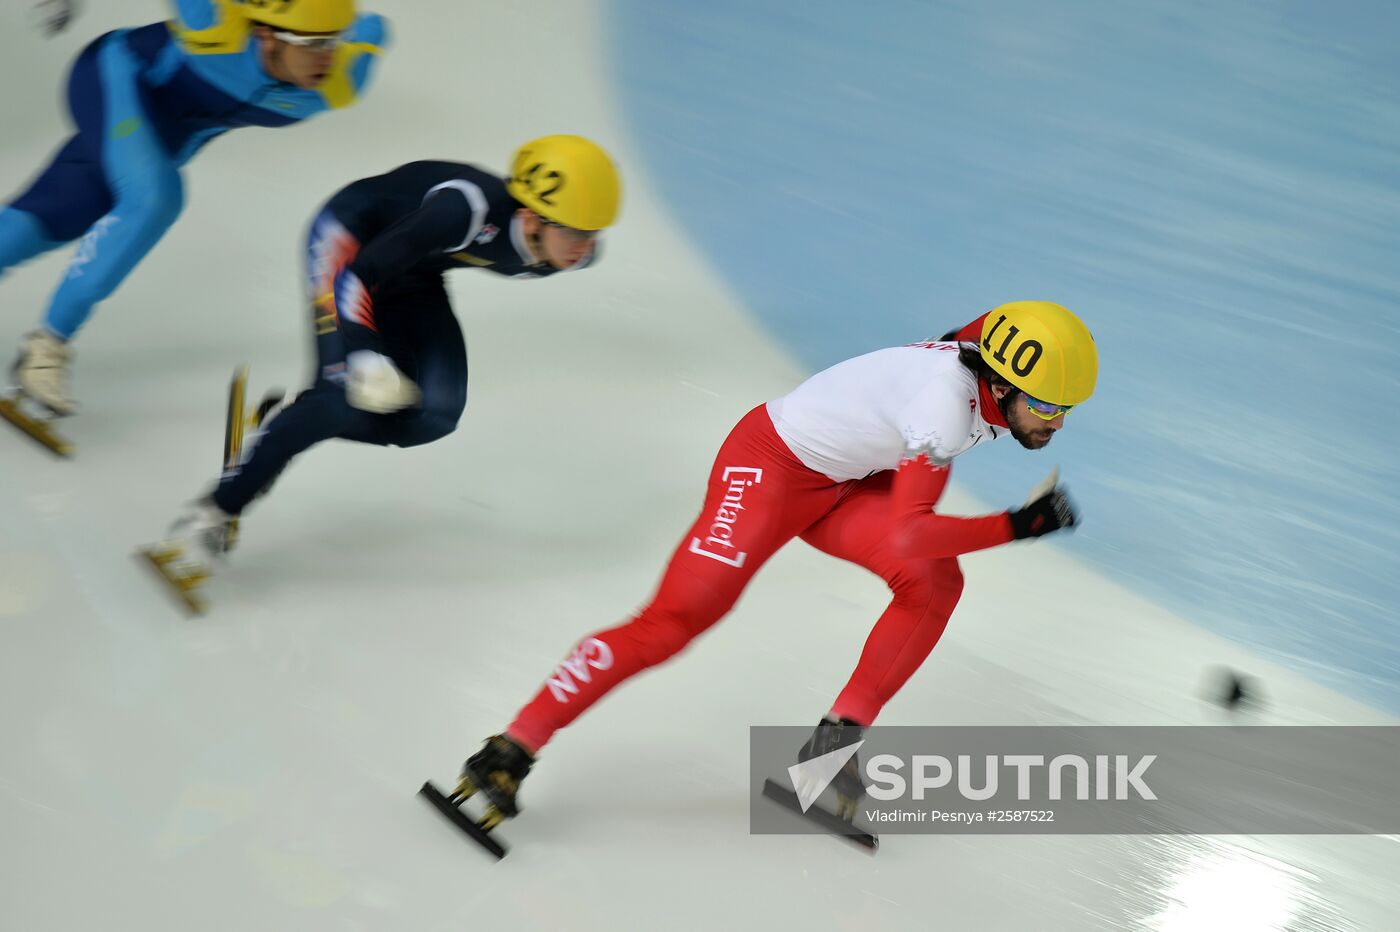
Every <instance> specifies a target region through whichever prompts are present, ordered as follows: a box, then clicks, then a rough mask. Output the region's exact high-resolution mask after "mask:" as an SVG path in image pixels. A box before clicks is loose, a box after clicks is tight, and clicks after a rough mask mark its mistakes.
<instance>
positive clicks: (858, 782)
mask: <svg viewBox="0 0 1400 932" xmlns="http://www.w3.org/2000/svg"><path fill="white" fill-rule="evenodd" d="M863 730H864V729H862V728H861V727H860V726H859V725H857V724H855V723H854V722H850V721H846V720H842V721H839V722H838V721H833V720H831V719H823V720H822V722H821V723H820V724H819V725H817V727H816V730H814V731H813V732H812V737H811V738H809V739H808V740H807V743H806V744H804V745H803V746H802V749H801V750H800V751H798V753H797V765H796V766H794V767H790V768H789V769H788V774H789V777H790V779H791V780H792V783H793V786H798V785H799V783H800V782H801V781H804V780H807V779H812V778H813V777H816V779H817V786H816V788H815V790H814V792H815V793H820V792H822V790H823V789H824V784H826V783H828V782H829V784H830V787H831V789H832V790H834V791H835V794H836V809H835V811H833V810H831V809H827V808H825V807H823V806H822V805H821V802H820V798H819V797H818V798H814V799H809V801H808V804H807V805H806V806H805V807H804V806H803V805H802V801H801V800H800V799H799V798H798V796H797V794H796V793H794V792H793V791H792V790H790V789H788V788H786V787H784V786H782V785H781V784H780V783H778V782H777V781H775V780H765V781H763V795H764V796H766V797H767V798H769V799H771V800H772V801H773V802H775V803H777V804H778V805H780V806H782V807H783V808H785V809H789V810H791V811H792V812H794V813H796V814H797V815H799V816H802V817H803V818H804V819H806V820H808V821H809V822H812V823H815V824H816V825H819V826H821V827H822V828H823V829H825V830H826V831H827V832H828V833H830V834H832V835H836V836H839V837H841V838H845V839H846V840H847V841H850V842H852V843H854V844H857V845H860V846H861V847H862V848H865V849H867V850H869V851H870V852H871V853H872V854H873V853H874V852H875V851H876V850H877V849H878V848H879V847H880V837H879V836H878V835H876V834H875V833H873V832H870V831H867V830H865V829H864V828H861V827H860V826H858V825H856V824H855V816H856V803H857V802H858V801H859V799H860V798H861V797H862V796H864V795H865V782H864V780H863V779H862V778H861V775H860V757H859V755H858V752H851V753H850V756H849V757H848V758H847V759H846V761H845V763H844V764H842V766H841V767H840V769H839V770H837V771H836V773H835V774H834V775H833V776H831V777H830V779H829V780H825V779H823V778H822V777H821V776H820V775H819V774H814V773H804V771H805V770H807V767H806V765H807V763H808V762H809V761H815V760H816V759H817V758H821V757H827V756H828V755H831V754H836V753H838V752H840V751H841V750H843V749H845V748H849V747H851V746H852V745H855V746H856V747H857V748H859V745H860V742H861V739H862V734H861V733H862V731H863ZM839 759H840V758H837V760H839ZM828 773H829V771H828Z"/></svg>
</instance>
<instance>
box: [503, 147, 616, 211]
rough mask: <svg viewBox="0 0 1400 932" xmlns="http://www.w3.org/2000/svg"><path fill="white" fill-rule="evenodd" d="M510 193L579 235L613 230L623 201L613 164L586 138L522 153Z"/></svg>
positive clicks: (519, 152)
mask: <svg viewBox="0 0 1400 932" xmlns="http://www.w3.org/2000/svg"><path fill="white" fill-rule="evenodd" d="M506 190H507V191H509V192H510V196H511V197H513V198H515V199H516V200H517V201H519V202H520V203H522V204H524V205H525V206H526V207H528V208H530V209H531V210H533V211H534V212H535V213H537V214H539V215H540V216H541V217H544V218H545V219H546V220H552V221H554V222H555V223H559V224H563V225H564V226H566V227H573V228H574V229H575V230H601V229H603V228H604V227H607V226H611V225H612V222H613V221H614V220H616V219H617V206H618V202H619V201H620V200H621V198H622V182H621V181H620V180H619V179H618V177H617V168H616V167H615V166H614V165H613V163H612V159H610V158H608V154H607V153H606V152H604V151H603V149H602V148H601V147H600V146H599V145H598V144H597V143H594V142H590V141H589V140H587V139H584V138H583V137H582V136H544V137H542V138H540V139H536V140H533V141H531V142H527V143H525V145H523V146H521V147H520V148H519V149H516V150H515V157H514V158H513V159H511V163H510V178H508V179H507V180H506Z"/></svg>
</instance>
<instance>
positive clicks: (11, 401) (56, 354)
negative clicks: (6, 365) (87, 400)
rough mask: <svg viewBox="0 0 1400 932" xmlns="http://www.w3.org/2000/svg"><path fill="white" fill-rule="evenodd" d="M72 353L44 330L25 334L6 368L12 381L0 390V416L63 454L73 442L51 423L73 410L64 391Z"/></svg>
mask: <svg viewBox="0 0 1400 932" xmlns="http://www.w3.org/2000/svg"><path fill="white" fill-rule="evenodd" d="M72 356H73V352H72V350H71V349H69V348H68V346H67V344H66V343H64V342H63V341H62V340H60V339H59V338H57V337H55V336H53V335H52V334H50V333H48V332H46V331H43V330H36V331H34V332H33V333H30V334H27V335H26V336H25V338H24V341H23V342H22V343H21V344H20V351H19V358H18V359H16V360H15V364H14V366H13V367H12V368H11V370H10V374H11V377H12V378H13V380H14V382H13V384H12V385H11V386H10V387H9V388H7V389H6V390H5V391H4V392H3V393H0V417H3V418H4V419H5V420H7V421H9V422H10V423H11V424H13V425H15V426H16V427H18V428H19V429H20V430H22V431H24V433H25V434H26V435H28V436H29V437H30V438H31V439H33V440H36V441H38V442H39V443H40V444H41V445H43V446H44V447H45V448H46V449H47V450H48V451H49V452H50V453H53V454H55V455H57V456H65V457H67V456H72V455H73V453H74V448H73V444H72V443H71V442H70V441H68V440H65V439H64V438H63V437H62V436H61V435H60V434H59V433H58V432H57V431H56V430H54V424H55V422H57V421H58V419H59V418H63V417H67V416H68V415H70V414H72V413H73V412H74V410H76V407H75V405H74V404H73V399H72V398H71V397H70V395H69V392H68V380H69V364H70V362H71V361H72Z"/></svg>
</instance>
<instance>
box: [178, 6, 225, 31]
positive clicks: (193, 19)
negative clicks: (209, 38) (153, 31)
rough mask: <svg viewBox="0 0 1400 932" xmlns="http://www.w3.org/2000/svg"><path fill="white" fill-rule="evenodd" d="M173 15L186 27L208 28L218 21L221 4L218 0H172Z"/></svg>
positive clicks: (221, 8) (221, 11) (221, 9)
mask: <svg viewBox="0 0 1400 932" xmlns="http://www.w3.org/2000/svg"><path fill="white" fill-rule="evenodd" d="M173 5H174V7H175V15H176V16H177V17H178V18H179V20H180V24H181V25H182V26H184V27H185V28H186V29H208V28H209V27H210V26H213V25H215V24H216V23H218V22H219V19H220V18H221V14H222V13H223V4H222V3H220V2H219V0H173Z"/></svg>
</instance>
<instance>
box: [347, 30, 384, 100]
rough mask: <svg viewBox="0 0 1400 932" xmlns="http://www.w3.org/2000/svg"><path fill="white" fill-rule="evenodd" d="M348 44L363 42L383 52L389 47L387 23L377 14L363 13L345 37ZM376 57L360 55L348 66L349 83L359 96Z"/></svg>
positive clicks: (368, 77) (372, 70) (370, 73)
mask: <svg viewBox="0 0 1400 932" xmlns="http://www.w3.org/2000/svg"><path fill="white" fill-rule="evenodd" d="M345 38H346V41H348V42H363V43H365V44H366V45H373V46H376V47H377V48H379V49H381V50H383V49H387V48H388V47H389V43H390V41H391V40H390V37H389V23H388V21H387V20H385V19H384V17H382V16H380V15H379V14H378V13H365V14H362V15H361V16H360V17H359V18H358V19H356V20H355V25H353V26H351V27H350V30H349V32H348V33H347V35H346V37H345ZM378 58H379V56H378V55H361V56H359V57H358V58H356V59H355V61H354V62H353V63H352V64H351V65H350V83H351V85H352V86H353V87H354V88H355V93H356V94H357V95H358V94H361V93H363V92H364V90H365V87H366V86H367V85H368V84H369V79H370V77H371V75H372V74H373V72H374V63H375V61H376V60H378Z"/></svg>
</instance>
